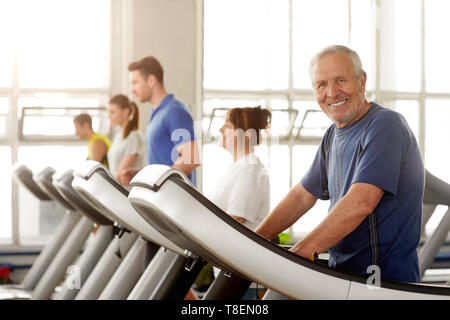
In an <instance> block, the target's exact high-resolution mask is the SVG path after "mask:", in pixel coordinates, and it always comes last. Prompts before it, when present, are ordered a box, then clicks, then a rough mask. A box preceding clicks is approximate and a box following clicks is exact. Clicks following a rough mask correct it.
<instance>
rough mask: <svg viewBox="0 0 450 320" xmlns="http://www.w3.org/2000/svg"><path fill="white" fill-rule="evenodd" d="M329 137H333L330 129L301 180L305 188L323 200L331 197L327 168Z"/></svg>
mask: <svg viewBox="0 0 450 320" xmlns="http://www.w3.org/2000/svg"><path fill="white" fill-rule="evenodd" d="M329 139H331V137H330V131H328V132H327V133H326V134H325V136H324V138H323V139H322V142H321V143H320V146H319V149H318V150H317V153H316V156H315V158H314V161H313V163H312V165H311V167H310V169H309V170H308V172H306V174H305V175H304V176H303V178H302V179H301V180H300V183H301V185H302V186H303V188H305V189H306V190H307V191H308V192H309V193H311V194H312V195H313V196H315V197H316V198H318V199H321V200H328V199H330V195H329V192H328V178H327V170H326V153H327V152H328V150H327V149H328V145H329V143H330V141H329Z"/></svg>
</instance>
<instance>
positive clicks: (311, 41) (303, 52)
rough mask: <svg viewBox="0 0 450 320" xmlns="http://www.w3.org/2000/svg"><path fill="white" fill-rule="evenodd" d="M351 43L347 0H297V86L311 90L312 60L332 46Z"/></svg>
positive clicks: (294, 46)
mask: <svg viewBox="0 0 450 320" xmlns="http://www.w3.org/2000/svg"><path fill="white" fill-rule="evenodd" d="M335 44H343V45H348V44H349V32H348V4H347V0H315V1H310V0H293V75H294V87H295V88H297V89H311V80H310V78H309V71H308V67H309V62H310V60H311V58H312V57H313V55H314V54H315V53H317V52H318V51H320V50H321V49H323V48H324V47H326V46H329V45H335Z"/></svg>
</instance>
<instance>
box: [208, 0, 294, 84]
mask: <svg viewBox="0 0 450 320" xmlns="http://www.w3.org/2000/svg"><path fill="white" fill-rule="evenodd" d="M288 8H289V7H288V1H287V0H246V1H240V0H229V1H215V0H206V1H205V2H204V11H205V14H204V53H205V54H204V62H203V63H204V80H203V81H204V82H203V84H204V87H205V88H209V89H228V90H231V89H235V90H264V89H286V88H287V86H288V70H289V65H288V62H289V37H288V35H289V33H288V31H289V19H288Z"/></svg>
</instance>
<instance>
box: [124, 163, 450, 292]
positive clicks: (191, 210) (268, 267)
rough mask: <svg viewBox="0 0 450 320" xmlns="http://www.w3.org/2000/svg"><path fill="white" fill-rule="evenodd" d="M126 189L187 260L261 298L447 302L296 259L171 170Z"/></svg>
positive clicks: (154, 168) (414, 288) (147, 174)
mask: <svg viewBox="0 0 450 320" xmlns="http://www.w3.org/2000/svg"><path fill="white" fill-rule="evenodd" d="M131 186H132V189H131V191H130V194H129V196H128V198H129V200H130V201H131V203H132V205H133V207H134V208H135V209H136V211H137V212H138V213H139V214H140V215H141V216H142V217H143V218H144V219H145V220H146V221H147V222H148V223H149V224H151V225H152V226H153V227H154V228H155V229H156V230H158V231H159V232H161V234H163V235H165V236H166V237H167V238H168V239H169V240H171V241H173V242H174V243H175V244H177V245H179V246H181V247H182V246H185V249H186V250H187V251H188V252H190V253H191V254H192V255H193V256H198V257H202V258H203V259H205V260H207V261H208V262H210V263H212V264H213V265H215V266H217V267H219V268H221V269H224V270H226V271H227V272H228V273H231V274H237V275H239V276H241V277H244V278H247V279H249V280H253V281H255V282H257V283H260V284H262V285H264V286H265V287H267V288H269V290H268V292H267V293H266V295H265V297H264V298H265V299H278V298H280V297H286V298H288V299H343V300H347V299H447V300H450V288H449V287H445V286H431V285H423V284H413V283H404V282H395V281H385V280H381V281H380V284H379V286H376V287H375V286H373V285H368V284H367V283H368V282H367V281H368V279H367V278H366V277H363V276H359V275H355V274H351V273H346V272H341V271H338V270H335V269H333V268H329V267H328V266H326V265H323V264H320V263H317V262H312V261H310V260H308V259H305V258H303V257H300V256H298V255H296V254H294V253H292V252H290V251H288V250H286V249H284V248H282V247H280V246H278V245H276V244H275V243H273V242H271V241H269V240H267V239H265V238H263V237H261V236H259V235H258V234H256V233H254V232H253V231H252V230H250V229H248V228H247V227H245V226H244V225H242V224H241V223H239V222H237V221H236V220H234V219H233V218H232V217H230V216H229V215H228V214H227V213H226V212H224V211H222V210H221V209H220V208H219V207H217V206H216V205H215V204H214V203H212V202H211V201H209V200H208V199H207V198H206V197H204V196H203V195H202V194H201V193H200V192H198V191H197V190H196V189H195V188H193V187H192V186H191V185H190V184H188V183H186V176H185V175H184V174H183V173H182V172H181V171H179V170H176V169H173V168H171V167H168V166H163V165H149V166H146V167H145V168H144V169H142V170H141V171H140V172H139V173H138V174H137V175H136V176H135V177H134V178H133V179H132V181H131ZM174 199H176V201H174Z"/></svg>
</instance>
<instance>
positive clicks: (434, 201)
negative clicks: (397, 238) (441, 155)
mask: <svg viewBox="0 0 450 320" xmlns="http://www.w3.org/2000/svg"><path fill="white" fill-rule="evenodd" d="M423 203H424V205H428V206H429V207H431V208H433V210H434V208H435V207H436V206H437V205H445V206H447V211H446V213H445V214H444V216H443V217H442V219H441V221H440V222H439V225H438V226H437V228H436V230H435V231H434V232H433V234H432V235H431V236H430V237H429V238H427V239H426V240H425V242H424V244H423V245H422V247H421V248H420V249H419V252H418V255H419V265H420V273H421V276H422V277H423V278H428V277H426V275H425V272H426V271H427V270H429V269H430V268H431V266H432V264H433V262H434V260H435V258H436V255H437V254H438V252H439V249H440V248H441V247H442V246H443V245H444V243H445V240H446V239H447V236H448V233H449V232H450V185H449V184H448V183H446V182H444V181H442V180H441V179H439V178H437V177H436V176H434V175H432V174H431V173H430V172H429V171H426V172H425V192H424V195H423ZM425 223H426V222H425ZM430 278H432V277H430ZM448 278H449V277H448V275H447V279H448ZM447 285H450V280H449V281H448V282H447Z"/></svg>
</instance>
